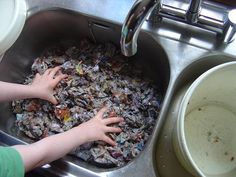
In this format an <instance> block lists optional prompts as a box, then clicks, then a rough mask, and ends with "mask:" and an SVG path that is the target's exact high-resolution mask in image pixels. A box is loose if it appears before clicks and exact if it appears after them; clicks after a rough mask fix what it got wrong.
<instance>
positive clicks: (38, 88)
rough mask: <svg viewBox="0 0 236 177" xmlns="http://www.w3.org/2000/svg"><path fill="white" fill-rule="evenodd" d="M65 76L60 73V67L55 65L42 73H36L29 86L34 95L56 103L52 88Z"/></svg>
mask: <svg viewBox="0 0 236 177" xmlns="http://www.w3.org/2000/svg"><path fill="white" fill-rule="evenodd" d="M66 77H67V75H66V74H62V73H61V71H60V67H59V66H57V67H55V68H50V69H47V70H46V71H45V72H44V73H43V74H42V75H40V74H39V73H37V74H36V76H35V78H34V80H33V82H32V84H31V85H30V87H31V88H32V89H33V91H34V92H35V97H37V98H40V99H44V100H48V101H50V102H51V103H53V104H57V100H56V98H55V97H54V96H53V89H54V88H55V87H56V85H57V84H58V83H59V82H60V81H61V80H62V79H64V78H66Z"/></svg>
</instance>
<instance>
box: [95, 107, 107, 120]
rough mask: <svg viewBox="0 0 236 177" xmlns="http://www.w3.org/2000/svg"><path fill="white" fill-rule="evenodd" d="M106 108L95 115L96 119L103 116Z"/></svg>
mask: <svg viewBox="0 0 236 177" xmlns="http://www.w3.org/2000/svg"><path fill="white" fill-rule="evenodd" d="M107 109H108V108H107V107H106V106H105V107H103V108H102V109H100V110H99V111H98V113H97V114H96V116H95V117H96V118H102V116H103V114H104V113H105V112H106V111H107Z"/></svg>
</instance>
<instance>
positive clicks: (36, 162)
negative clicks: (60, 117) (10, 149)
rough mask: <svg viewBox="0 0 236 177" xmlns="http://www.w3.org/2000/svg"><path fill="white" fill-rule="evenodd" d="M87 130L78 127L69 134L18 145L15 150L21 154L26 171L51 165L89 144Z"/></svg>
mask: <svg viewBox="0 0 236 177" xmlns="http://www.w3.org/2000/svg"><path fill="white" fill-rule="evenodd" d="M87 141H88V139H87V138H86V130H85V129H84V128H83V127H76V128H73V129H71V130H69V131H67V132H64V133H61V134H57V135H53V136H50V137H47V138H44V139H42V140H40V141H38V142H36V143H33V144H30V145H16V146H14V148H15V149H16V150H17V151H18V152H19V153H20V154H21V157H22V159H23V162H24V166H25V171H30V170H32V169H33V168H35V167H39V166H42V165H44V164H47V163H50V162H52V161H54V160H56V159H58V158H61V157H63V156H64V155H66V154H67V153H69V152H70V151H72V150H73V149H74V148H76V147H78V146H80V145H81V144H83V143H85V142H87Z"/></svg>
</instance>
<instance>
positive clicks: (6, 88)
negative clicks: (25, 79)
mask: <svg viewBox="0 0 236 177" xmlns="http://www.w3.org/2000/svg"><path fill="white" fill-rule="evenodd" d="M0 91H1V94H0V101H11V100H18V99H25V98H33V97H34V96H35V91H34V89H32V88H31V86H30V85H22V84H13V83H8V82H2V81H0Z"/></svg>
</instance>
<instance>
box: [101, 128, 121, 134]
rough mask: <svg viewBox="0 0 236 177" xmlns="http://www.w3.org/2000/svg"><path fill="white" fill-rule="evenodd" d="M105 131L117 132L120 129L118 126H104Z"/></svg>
mask: <svg viewBox="0 0 236 177" xmlns="http://www.w3.org/2000/svg"><path fill="white" fill-rule="evenodd" d="M105 131H106V132H111V133H119V132H121V131H122V130H121V129H120V128H118V127H106V129H105Z"/></svg>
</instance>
